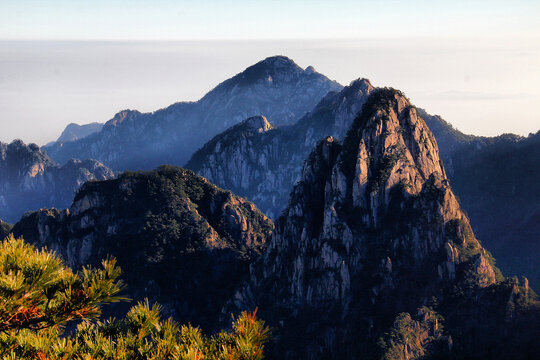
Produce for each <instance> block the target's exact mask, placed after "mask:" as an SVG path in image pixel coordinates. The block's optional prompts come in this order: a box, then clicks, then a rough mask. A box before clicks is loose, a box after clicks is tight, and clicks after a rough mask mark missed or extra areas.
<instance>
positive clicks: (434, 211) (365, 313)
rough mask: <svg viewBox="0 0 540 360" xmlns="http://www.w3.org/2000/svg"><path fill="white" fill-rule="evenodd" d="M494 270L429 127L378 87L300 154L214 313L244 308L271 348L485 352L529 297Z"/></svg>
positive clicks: (298, 352) (297, 352) (399, 354)
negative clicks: (251, 257)
mask: <svg viewBox="0 0 540 360" xmlns="http://www.w3.org/2000/svg"><path fill="white" fill-rule="evenodd" d="M497 280H500V281H502V276H501V275H500V273H498V270H497V269H496V268H495V267H494V265H493V261H492V259H491V256H490V255H489V253H487V252H486V251H485V250H484V249H483V247H482V246H481V245H480V243H479V242H478V241H477V240H476V238H475V237H474V234H473V232H472V230H471V227H470V224H469V221H468V218H467V217H466V215H465V214H464V212H463V211H462V210H461V209H460V206H459V204H458V202H457V200H456V197H455V196H454V194H453V192H452V190H451V188H450V185H449V182H448V179H447V178H446V175H445V171H444V168H443V166H442V163H441V161H440V160H439V154H438V149H437V144H436V141H435V138H434V137H433V135H432V133H431V132H430V131H429V129H428V127H427V125H426V124H425V122H424V121H423V120H422V119H421V117H420V116H419V115H418V112H417V110H416V109H415V108H414V107H413V106H411V104H410V103H409V101H408V100H407V99H406V98H405V97H404V96H403V95H402V94H401V93H399V92H397V91H394V90H389V89H378V90H375V91H373V92H372V94H371V95H370V96H369V98H368V100H367V102H366V103H365V104H364V106H363V110H362V112H361V113H360V114H359V116H358V117H357V118H356V119H355V120H354V123H353V124H352V127H351V129H350V131H349V132H348V134H347V136H346V138H345V139H344V140H343V142H342V143H341V142H339V141H337V140H335V139H334V138H332V137H328V138H326V139H325V140H323V141H321V142H320V143H319V144H318V145H317V146H316V148H315V150H314V151H313V152H312V153H311V155H310V156H309V158H308V160H307V161H306V163H305V165H304V168H303V171H302V178H301V180H300V181H299V183H298V184H297V185H296V186H295V187H294V190H293V191H292V193H291V196H290V200H289V204H288V207H287V209H286V211H285V212H284V214H283V215H282V216H281V217H280V218H279V219H278V220H277V222H276V227H275V230H274V233H273V236H272V239H271V241H270V242H269V245H268V248H267V249H266V251H265V253H264V254H263V256H262V258H261V259H260V260H259V261H257V262H256V263H255V264H254V265H252V267H251V278H250V281H249V282H248V283H247V284H246V285H245V286H244V287H242V288H241V290H239V291H238V292H237V293H236V295H235V297H234V298H233V300H231V302H230V303H229V305H230V306H231V307H227V308H225V310H224V313H227V312H228V311H230V310H231V309H235V308H236V309H243V308H246V307H247V308H249V307H254V306H257V305H258V306H259V307H260V309H261V311H262V312H261V314H262V316H263V318H266V319H269V320H270V321H271V322H272V325H274V326H276V327H277V328H278V329H279V330H278V331H277V332H276V333H277V334H279V335H278V339H277V341H276V348H275V349H274V351H275V352H276V354H281V356H282V358H309V359H318V358H355V357H358V356H359V355H360V354H362V356H363V357H365V358H379V357H381V356H387V358H392V359H394V358H396V359H397V358H399V359H412V358H418V357H420V356H423V355H425V354H427V353H430V356H433V355H437V356H451V354H454V355H452V356H458V357H459V356H463V355H464V354H467V355H468V356H472V357H473V358H474V357H475V356H487V357H490V354H491V355H493V354H496V355H497V356H495V357H499V355H500V354H502V353H503V352H501V353H500V354H498V353H496V352H495V351H497V350H495V349H496V348H500V346H498V345H497V341H500V340H501V336H503V335H502V334H505V332H504V331H506V334H508V329H509V325H508V320H509V318H508V317H509V316H510V317H512V316H517V315H516V314H517V313H520V311H522V310H521V309H520V310H515V309H516V307H517V305H516V303H520V302H521V303H527V302H528V301H530V300H531V299H530V298H529V293H528V291H526V290H524V289H523V287H520V286H519V284H518V283H517V282H516V283H514V282H513V281H510V280H508V281H503V282H500V283H497ZM517 298H519V299H520V300H519V301H518V300H516V299H517ZM510 308H511V309H512V310H508V309H510ZM524 308H527V307H526V306H525V307H524ZM527 309H528V308H527ZM410 314H413V316H412V315H410ZM485 314H489V315H485ZM438 319H439V320H438ZM442 319H445V320H444V321H443V320H442ZM536 319H538V315H536ZM465 322H467V326H464V325H463V324H464V323H465ZM443 323H444V326H445V329H446V330H445V331H442V330H441V329H442V326H443ZM440 326H441V328H440ZM504 329H505V330H504ZM503 330H504V331H503ZM470 339H474V341H472V342H471V341H470ZM527 339H528V341H533V340H531V339H532V337H531V336H529V337H528V338H527ZM506 340H508V339H506ZM487 344H495V345H494V346H495V347H493V348H490V347H486V345H487ZM528 344H531V342H529V343H528ZM499 345H500V344H499ZM497 346H498V347H497ZM505 350H506V351H509V350H510V348H505ZM284 354H286V356H284ZM518 358H519V357H518Z"/></svg>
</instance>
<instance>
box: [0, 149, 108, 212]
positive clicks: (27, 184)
mask: <svg viewBox="0 0 540 360" xmlns="http://www.w3.org/2000/svg"><path fill="white" fill-rule="evenodd" d="M114 175H115V174H114V172H113V171H112V170H111V169H109V168H107V167H106V166H104V165H103V164H101V163H100V162H98V161H96V160H84V161H81V160H75V159H71V160H69V161H68V162H67V163H66V164H65V165H64V166H59V165H57V164H56V163H55V162H54V161H53V160H51V159H50V158H49V157H48V156H47V154H46V153H45V152H43V151H42V150H40V148H39V147H38V146H37V145H35V144H30V145H26V144H24V143H23V142H22V141H21V140H15V141H13V142H12V143H10V144H3V143H0V217H1V218H3V219H5V220H7V221H9V222H15V221H17V220H18V219H19V218H20V217H21V216H22V214H23V213H25V212H26V211H30V210H37V209H40V208H42V207H60V208H62V207H67V206H68V205H69V204H70V203H71V200H72V199H73V196H74V195H75V191H76V190H78V189H79V187H80V186H81V185H82V184H84V183H85V182H87V181H91V180H106V179H110V178H113V177H114Z"/></svg>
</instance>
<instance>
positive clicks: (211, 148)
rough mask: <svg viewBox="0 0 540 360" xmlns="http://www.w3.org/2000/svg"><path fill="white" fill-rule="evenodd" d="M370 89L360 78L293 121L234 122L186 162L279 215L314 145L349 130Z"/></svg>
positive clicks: (261, 207) (187, 165)
mask: <svg viewBox="0 0 540 360" xmlns="http://www.w3.org/2000/svg"><path fill="white" fill-rule="evenodd" d="M371 91H373V86H372V85H371V83H370V82H369V81H368V80H366V79H358V80H355V81H353V82H352V83H351V84H350V85H349V86H347V87H345V88H343V89H342V90H341V91H333V92H330V93H329V94H327V95H326V96H325V97H324V98H323V99H322V100H321V101H320V102H319V103H318V104H317V106H315V108H314V109H313V110H312V111H310V112H309V113H308V114H306V115H305V116H304V117H302V118H301V119H300V120H299V121H298V122H297V123H295V124H294V125H290V126H281V127H276V128H274V127H273V125H270V124H266V125H264V131H253V130H251V128H249V127H247V126H244V125H242V124H244V123H241V124H240V125H236V126H234V127H232V128H230V129H229V130H227V131H226V132H223V133H222V134H219V135H217V136H216V137H214V138H213V139H212V140H210V141H209V142H208V143H206V144H205V145H204V146H203V147H202V148H201V149H199V150H198V151H197V152H196V153H195V154H194V155H193V157H192V158H191V159H190V161H189V162H188V163H187V164H186V167H187V168H189V169H192V170H194V171H195V172H197V173H199V174H200V175H202V176H204V177H206V178H207V179H209V180H210V181H212V182H215V183H216V184H219V185H220V186H222V187H224V188H227V189H231V190H232V191H233V192H235V193H236V194H239V195H241V196H245V197H247V198H248V199H250V200H251V201H253V202H255V203H256V204H257V206H258V207H259V208H260V209H261V210H262V211H263V212H264V213H266V214H267V215H268V216H270V217H273V218H276V217H277V216H279V214H280V213H281V211H282V210H283V208H284V204H286V202H287V198H288V196H289V192H290V190H291V189H292V187H293V185H294V184H295V183H296V181H298V179H299V178H300V174H301V169H302V164H303V162H304V160H305V159H306V158H307V156H308V155H309V153H310V152H311V150H312V148H313V146H315V145H316V144H317V142H318V141H319V140H320V139H321V138H324V137H326V136H328V135H332V136H335V137H340V138H342V137H343V136H345V134H346V132H347V130H348V128H349V126H350V124H351V123H352V120H353V119H354V117H355V116H356V114H357V113H358V111H360V109H361V108H362V104H363V103H364V102H365V101H366V99H367V97H368V95H369V94H370V93H371ZM250 121H251V120H249V119H248V120H246V122H250Z"/></svg>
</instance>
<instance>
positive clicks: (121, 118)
mask: <svg viewBox="0 0 540 360" xmlns="http://www.w3.org/2000/svg"><path fill="white" fill-rule="evenodd" d="M140 115H141V113H140V112H139V111H137V110H129V109H128V110H122V111H119V112H117V113H116V114H115V115H114V117H113V118H112V119H111V120H109V121H107V122H106V123H105V126H118V125H121V124H123V123H124V122H126V121H133V120H135V119H136V118H137V117H138V116H140Z"/></svg>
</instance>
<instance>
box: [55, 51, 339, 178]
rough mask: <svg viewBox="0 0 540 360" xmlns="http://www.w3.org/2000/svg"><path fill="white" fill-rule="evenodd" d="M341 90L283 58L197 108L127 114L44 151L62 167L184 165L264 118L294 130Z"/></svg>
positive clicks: (251, 71) (227, 84) (221, 88)
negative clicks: (227, 133)
mask: <svg viewBox="0 0 540 360" xmlns="http://www.w3.org/2000/svg"><path fill="white" fill-rule="evenodd" d="M341 87H342V86H341V85H339V84H338V83H337V82H335V81H331V80H329V79H328V78H327V77H325V76H324V75H322V74H319V73H317V72H316V71H315V70H314V69H313V68H312V67H308V68H306V69H305V70H304V69H302V68H300V67H299V66H298V65H296V64H295V63H294V62H293V61H292V60H290V59H288V58H286V57H284V56H275V57H270V58H267V59H265V60H263V61H261V62H259V63H257V64H255V65H253V66H250V67H249V68H247V69H246V70H244V71H243V72H241V73H240V74H238V75H236V76H234V77H232V78H230V79H228V80H226V81H224V82H222V83H221V84H219V85H218V86H216V87H215V88H214V89H213V90H212V91H210V92H209V93H208V94H206V95H205V96H204V97H203V98H201V99H200V100H199V101H196V102H180V103H176V104H173V105H171V106H169V107H167V108H165V109H161V110H158V111H155V112H153V113H146V114H143V113H140V112H138V111H134V110H125V111H122V112H119V113H118V114H116V115H115V116H114V117H113V119H111V120H109V121H108V122H107V123H105V125H104V126H103V128H102V130H101V131H99V132H97V133H94V134H91V135H89V136H87V137H85V138H82V139H78V140H74V141H70V142H67V143H66V142H56V143H55V144H53V145H51V146H48V147H46V151H47V153H48V154H49V156H50V157H51V158H52V159H54V160H55V161H57V162H58V163H60V164H63V163H65V162H66V161H68V160H69V159H71V158H78V159H86V158H92V159H97V160H99V161H100V162H102V163H104V164H105V165H107V166H109V167H111V168H113V169H115V170H138V169H152V168H154V167H155V166H157V165H160V164H173V165H183V164H185V163H186V162H187V161H188V160H189V158H190V157H191V155H192V154H193V153H194V152H195V151H196V150H197V149H198V148H199V147H201V146H202V145H204V143H205V142H206V141H208V140H210V139H211V138H212V137H213V136H214V135H216V134H218V133H219V132H221V131H223V130H225V129H227V128H228V127H230V126H232V125H234V124H237V123H239V122H241V121H242V120H244V119H246V118H248V117H250V116H256V115H261V114H264V115H265V116H266V117H267V118H268V119H269V120H270V121H272V122H273V123H274V124H277V125H284V124H292V123H294V122H295V121H296V120H297V119H298V118H300V117H301V116H303V115H304V114H305V113H306V112H308V111H310V110H311V109H312V108H313V107H314V106H315V105H316V104H317V103H318V102H319V100H320V99H321V98H322V97H324V96H325V95H326V94H327V93H328V92H329V91H332V90H340V89H341Z"/></svg>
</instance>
